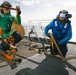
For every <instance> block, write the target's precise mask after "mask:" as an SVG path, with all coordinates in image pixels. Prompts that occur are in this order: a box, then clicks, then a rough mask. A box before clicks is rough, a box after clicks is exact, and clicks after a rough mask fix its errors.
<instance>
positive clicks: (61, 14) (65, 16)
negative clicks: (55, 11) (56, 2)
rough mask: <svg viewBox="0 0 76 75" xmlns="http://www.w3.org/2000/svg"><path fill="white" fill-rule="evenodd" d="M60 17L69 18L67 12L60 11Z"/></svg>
mask: <svg viewBox="0 0 76 75" xmlns="http://www.w3.org/2000/svg"><path fill="white" fill-rule="evenodd" d="M59 17H60V18H67V13H60V14H59Z"/></svg>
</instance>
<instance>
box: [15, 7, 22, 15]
mask: <svg viewBox="0 0 76 75" xmlns="http://www.w3.org/2000/svg"><path fill="white" fill-rule="evenodd" d="M16 9H18V10H17V13H18V15H20V14H21V10H20V7H18V6H16Z"/></svg>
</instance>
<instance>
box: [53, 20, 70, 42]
mask: <svg viewBox="0 0 76 75" xmlns="http://www.w3.org/2000/svg"><path fill="white" fill-rule="evenodd" d="M69 26H70V20H68V21H67V23H61V22H60V21H59V20H58V19H54V20H53V28H52V34H53V36H54V38H55V40H56V42H59V41H60V40H62V39H63V38H65V37H66V34H67V30H68V28H69Z"/></svg>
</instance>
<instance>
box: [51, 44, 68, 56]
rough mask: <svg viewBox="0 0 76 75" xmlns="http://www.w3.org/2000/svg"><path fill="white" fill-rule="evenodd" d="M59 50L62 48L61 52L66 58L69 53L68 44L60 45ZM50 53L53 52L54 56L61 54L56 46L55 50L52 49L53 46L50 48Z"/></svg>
mask: <svg viewBox="0 0 76 75" xmlns="http://www.w3.org/2000/svg"><path fill="white" fill-rule="evenodd" d="M59 48H60V51H61V53H62V55H63V56H64V57H65V56H66V53H67V51H68V49H67V44H62V45H59ZM50 51H51V53H52V54H55V55H57V54H59V52H58V50H57V48H56V47H55V46H54V49H53V48H52V46H50Z"/></svg>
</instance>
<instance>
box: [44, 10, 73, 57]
mask: <svg viewBox="0 0 76 75" xmlns="http://www.w3.org/2000/svg"><path fill="white" fill-rule="evenodd" d="M71 17H72V15H71V14H69V12H68V11H66V10H61V11H60V12H59V14H58V15H57V17H56V18H55V19H53V21H51V22H50V23H49V24H48V25H47V26H46V27H45V30H44V32H45V35H46V36H48V31H49V30H50V29H51V30H52V35H53V36H54V39H55V41H56V42H57V44H58V46H59V48H60V50H61V53H62V55H63V56H64V57H65V56H66V53H67V51H68V49H67V42H68V41H69V40H70V39H71V38H72V27H71V21H70V20H69V18H71ZM50 51H51V53H52V54H53V49H52V47H51V46H50ZM54 53H55V54H56V55H57V54H58V51H57V49H56V48H54Z"/></svg>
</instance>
